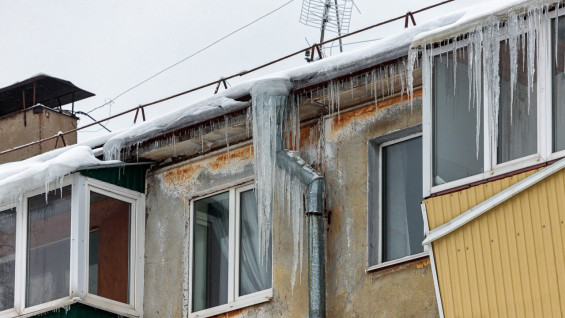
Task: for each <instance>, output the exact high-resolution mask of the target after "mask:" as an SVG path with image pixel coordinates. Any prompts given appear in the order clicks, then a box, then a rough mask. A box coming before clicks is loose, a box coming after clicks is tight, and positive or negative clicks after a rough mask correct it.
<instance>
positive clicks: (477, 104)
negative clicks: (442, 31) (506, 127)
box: [407, 6, 557, 156]
mask: <svg viewBox="0 0 565 318" xmlns="http://www.w3.org/2000/svg"><path fill="white" fill-rule="evenodd" d="M549 19H550V15H549V7H548V6H545V7H542V8H540V7H537V8H530V9H529V10H527V11H526V13H521V14H516V13H510V14H509V16H508V17H507V19H506V20H499V21H492V19H487V20H486V24H485V25H483V26H480V27H477V28H475V29H474V30H472V31H471V32H469V33H468V34H467V35H465V36H459V37H454V38H451V39H449V40H445V41H443V42H441V43H431V44H428V45H426V46H421V47H417V48H412V49H411V50H410V52H409V54H408V66H407V69H408V74H407V75H408V80H407V82H408V88H407V91H408V95H409V96H410V97H411V98H412V97H413V91H414V88H413V85H414V80H413V75H412V72H413V70H414V69H415V68H416V67H417V63H418V56H421V63H422V77H423V78H425V79H431V78H432V76H431V73H430V72H432V70H433V63H434V59H437V58H439V59H443V58H447V61H450V60H451V61H453V63H455V65H453V69H454V75H453V76H454V77H453V82H454V85H453V86H454V92H455V87H456V83H457V76H456V73H457V64H456V63H457V60H458V58H459V59H461V58H462V57H463V56H462V55H464V54H465V52H466V56H464V58H466V59H467V70H468V74H469V75H468V76H469V88H468V89H469V108H470V109H471V108H474V109H475V110H476V116H477V126H476V149H477V151H476V153H477V156H478V154H479V145H480V143H481V141H480V140H479V139H480V137H479V136H480V132H481V122H482V118H481V108H482V104H483V98H482V97H483V94H484V96H486V97H487V99H488V102H489V104H490V107H489V112H488V122H489V138H491V144H492V145H496V144H497V141H498V117H499V108H500V72H499V71H500V70H499V66H500V59H501V58H507V57H506V56H503V57H501V56H500V48H501V44H504V45H508V49H509V52H510V57H509V58H510V90H511V92H510V96H511V97H510V116H511V118H512V103H513V102H514V101H513V95H514V90H515V89H516V85H517V81H518V75H517V74H518V64H519V60H518V59H519V58H521V59H522V62H523V63H522V65H525V66H526V67H527V70H521V71H526V72H527V77H528V78H527V80H528V92H527V93H528V113H529V110H530V100H531V98H530V96H531V93H532V92H533V90H534V88H535V86H534V82H535V65H536V52H537V51H538V44H539V40H538V39H539V37H540V36H542V34H544V33H543V32H541V28H542V27H543V25H545V23H546V22H547V21H548V20H549ZM556 23H557V22H556ZM555 29H556V30H557V28H555ZM555 36H556V34H555ZM449 44H451V45H452V48H451V50H450V51H446V52H445V53H442V54H439V55H435V56H434V52H433V50H434V47H436V46H440V47H441V46H445V45H449ZM519 52H522V54H521V56H519V55H520V54H519ZM450 55H451V59H450V58H449V56H450ZM483 74H484V75H483ZM483 83H484V84H485V85H484V89H485V91H484V92H483ZM429 85H432V83H431V82H430V83H429ZM511 122H512V120H511Z"/></svg>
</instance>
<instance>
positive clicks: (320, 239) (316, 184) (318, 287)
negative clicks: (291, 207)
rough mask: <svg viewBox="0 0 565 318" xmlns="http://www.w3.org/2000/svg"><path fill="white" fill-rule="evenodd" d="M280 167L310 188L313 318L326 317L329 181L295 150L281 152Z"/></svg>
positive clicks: (309, 290)
mask: <svg viewBox="0 0 565 318" xmlns="http://www.w3.org/2000/svg"><path fill="white" fill-rule="evenodd" d="M277 165H278V166H279V167H280V168H282V169H285V170H286V171H288V172H290V173H291V174H292V175H294V176H295V177H297V178H298V179H299V180H300V181H301V182H302V183H304V184H306V185H308V192H307V193H306V216H307V217H308V229H309V235H308V254H309V265H310V266H309V268H308V282H309V284H308V292H309V312H310V315H309V316H310V318H322V317H326V230H325V226H324V225H325V222H324V216H325V210H324V190H325V180H324V177H322V176H321V175H320V174H319V173H318V172H317V171H316V170H314V169H313V168H312V167H310V166H309V165H308V164H307V163H306V162H305V161H304V160H302V158H300V157H299V156H298V154H297V153H296V152H293V151H289V150H286V149H282V150H279V151H277Z"/></svg>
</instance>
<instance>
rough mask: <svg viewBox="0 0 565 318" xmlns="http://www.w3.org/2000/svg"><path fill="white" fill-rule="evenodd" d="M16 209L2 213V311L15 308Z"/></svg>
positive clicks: (0, 254)
mask: <svg viewBox="0 0 565 318" xmlns="http://www.w3.org/2000/svg"><path fill="white" fill-rule="evenodd" d="M15 254H16V209H15V208H13V209H9V210H4V211H0V311H2V310H6V309H10V308H13V307H14V282H15V269H16V268H15Z"/></svg>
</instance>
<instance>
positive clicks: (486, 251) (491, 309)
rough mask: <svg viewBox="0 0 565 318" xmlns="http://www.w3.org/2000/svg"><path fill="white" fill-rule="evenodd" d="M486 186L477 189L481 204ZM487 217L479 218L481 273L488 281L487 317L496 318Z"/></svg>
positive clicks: (484, 196)
mask: <svg viewBox="0 0 565 318" xmlns="http://www.w3.org/2000/svg"><path fill="white" fill-rule="evenodd" d="M485 186H486V185H481V186H478V187H476V193H477V200H478V201H479V202H483V201H484V200H485V199H486V192H485ZM486 217H487V216H486V215H483V216H482V217H479V218H478V219H477V220H480V221H479V222H480V223H479V224H480V226H479V227H480V244H481V245H480V249H481V250H482V251H483V257H484V258H483V264H480V266H481V268H480V271H481V272H482V273H484V276H485V279H486V290H485V292H486V294H487V298H488V300H489V302H488V303H487V304H488V308H486V309H488V314H487V315H486V317H496V316H498V313H497V311H496V299H497V298H496V289H495V286H494V284H493V282H494V272H493V266H492V256H491V251H490V240H489V229H488V222H487V218H486Z"/></svg>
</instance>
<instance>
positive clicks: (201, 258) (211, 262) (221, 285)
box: [192, 192, 229, 312]
mask: <svg viewBox="0 0 565 318" xmlns="http://www.w3.org/2000/svg"><path fill="white" fill-rule="evenodd" d="M193 222H195V223H194V237H193V239H194V253H193V275H192V283H193V288H192V311H193V312H196V311H199V310H203V309H207V308H211V307H215V306H219V305H223V304H226V303H227V302H228V256H229V255H228V252H229V192H224V193H221V194H217V195H215V196H211V197H208V198H205V199H202V200H198V201H196V202H195V203H194V220H193Z"/></svg>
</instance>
